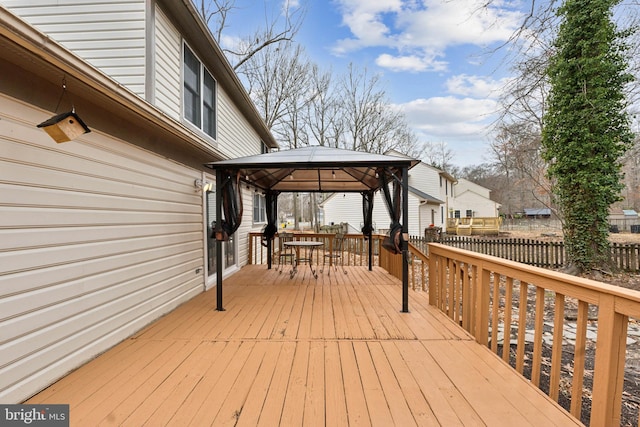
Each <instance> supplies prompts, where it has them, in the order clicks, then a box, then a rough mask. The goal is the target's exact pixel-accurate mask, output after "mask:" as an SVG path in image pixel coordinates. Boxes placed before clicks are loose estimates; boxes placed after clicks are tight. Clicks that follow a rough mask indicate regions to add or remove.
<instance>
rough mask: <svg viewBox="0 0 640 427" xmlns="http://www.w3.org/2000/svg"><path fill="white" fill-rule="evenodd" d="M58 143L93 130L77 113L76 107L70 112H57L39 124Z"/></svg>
mask: <svg viewBox="0 0 640 427" xmlns="http://www.w3.org/2000/svg"><path fill="white" fill-rule="evenodd" d="M38 127H39V128H42V129H43V130H44V131H45V132H46V133H48V134H49V136H50V137H51V138H53V140H54V141H55V142H57V143H61V142H67V141H71V140H73V139H76V138H77V137H79V136H80V135H82V134H85V133H89V132H91V130H90V129H89V128H88V127H87V125H85V124H84V122H83V121H82V119H81V118H80V117H79V116H78V115H77V114H76V111H75V108H74V109H72V110H71V111H69V112H66V113H62V114H57V115H55V116H53V117H51V118H50V119H49V120H45V121H44V122H42V123H40V124H39V125H38Z"/></svg>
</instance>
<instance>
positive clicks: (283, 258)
mask: <svg viewBox="0 0 640 427" xmlns="http://www.w3.org/2000/svg"><path fill="white" fill-rule="evenodd" d="M292 241H293V233H290V232H286V231H281V232H279V233H278V268H277V269H276V270H278V271H279V272H280V273H282V270H283V268H284V265H285V264H286V263H287V260H288V261H289V264H291V269H292V271H293V266H294V265H295V263H296V262H297V260H296V251H295V250H294V248H293V247H291V246H286V245H285V242H292Z"/></svg>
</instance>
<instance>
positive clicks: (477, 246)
mask: <svg viewBox="0 0 640 427" xmlns="http://www.w3.org/2000/svg"><path fill="white" fill-rule="evenodd" d="M410 241H411V243H413V245H414V246H415V247H416V248H419V249H420V250H421V251H423V252H424V253H428V247H427V246H428V243H429V242H428V240H427V239H425V238H424V237H417V236H411V240H410ZM438 243H442V244H444V245H447V246H452V247H455V248H460V249H466V250H469V251H473V252H479V253H482V254H486V255H493V256H497V257H500V258H504V259H508V260H510V261H516V262H521V263H523V264H527V265H533V266H536V267H543V268H561V267H563V266H564V265H565V262H566V259H567V257H566V253H565V249H564V243H563V242H547V241H541V240H535V239H515V238H503V239H501V238H498V239H487V238H477V237H466V236H445V237H443V238H442V239H441V240H440V241H439V242H438ZM610 247H611V260H612V261H613V263H614V265H615V266H616V267H617V268H619V269H621V270H624V271H632V272H637V271H640V245H638V244H626V243H612V244H611V245H610Z"/></svg>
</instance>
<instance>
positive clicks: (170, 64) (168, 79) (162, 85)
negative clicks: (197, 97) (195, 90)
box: [154, 7, 182, 120]
mask: <svg viewBox="0 0 640 427" xmlns="http://www.w3.org/2000/svg"><path fill="white" fill-rule="evenodd" d="M155 25H156V31H155V53H154V54H155V78H154V84H155V104H156V106H157V107H158V108H160V109H161V110H162V111H164V112H165V113H166V114H167V115H168V116H169V117H171V118H173V119H175V120H180V93H181V92H180V85H181V83H180V64H181V57H180V54H181V40H182V39H181V37H180V33H179V32H178V30H176V28H175V27H174V26H173V25H171V22H169V19H168V18H167V16H166V15H165V14H164V13H163V12H162V10H161V9H160V8H159V7H156V22H155Z"/></svg>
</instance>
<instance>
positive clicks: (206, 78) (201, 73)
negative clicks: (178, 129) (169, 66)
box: [183, 45, 216, 139]
mask: <svg viewBox="0 0 640 427" xmlns="http://www.w3.org/2000/svg"><path fill="white" fill-rule="evenodd" d="M183 86H184V95H183V96H184V118H185V119H187V120H188V121H189V122H190V123H191V124H193V125H194V126H196V127H197V128H198V129H200V130H202V131H203V132H204V133H206V134H207V135H209V136H210V137H212V138H214V139H215V138H216V81H215V80H214V79H213V77H212V76H211V74H210V73H209V72H208V71H207V69H206V68H205V67H204V65H203V64H202V62H200V61H199V60H198V58H197V57H196V55H195V54H194V53H193V52H192V51H191V49H189V48H188V47H187V45H184V71H183Z"/></svg>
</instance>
